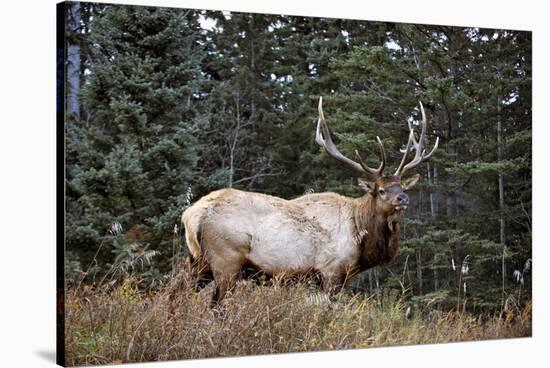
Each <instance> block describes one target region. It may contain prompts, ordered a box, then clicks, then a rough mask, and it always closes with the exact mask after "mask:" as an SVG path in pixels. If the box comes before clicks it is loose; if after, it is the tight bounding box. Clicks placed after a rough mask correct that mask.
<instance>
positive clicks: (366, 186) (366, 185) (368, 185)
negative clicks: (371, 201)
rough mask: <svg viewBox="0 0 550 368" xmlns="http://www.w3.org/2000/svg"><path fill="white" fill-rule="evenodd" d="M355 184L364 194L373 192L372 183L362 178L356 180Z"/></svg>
mask: <svg viewBox="0 0 550 368" xmlns="http://www.w3.org/2000/svg"><path fill="white" fill-rule="evenodd" d="M357 183H358V184H359V186H360V187H361V188H362V189H363V190H364V191H365V192H367V193H368V192H372V191H373V190H374V186H375V185H374V183H373V182H372V181H368V180H366V179H363V178H357Z"/></svg>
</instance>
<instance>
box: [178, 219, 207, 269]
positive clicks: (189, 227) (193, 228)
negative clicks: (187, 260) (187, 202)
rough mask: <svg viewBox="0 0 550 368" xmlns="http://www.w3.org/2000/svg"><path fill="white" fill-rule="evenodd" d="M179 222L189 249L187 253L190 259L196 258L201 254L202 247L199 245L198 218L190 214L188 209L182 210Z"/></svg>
mask: <svg viewBox="0 0 550 368" xmlns="http://www.w3.org/2000/svg"><path fill="white" fill-rule="evenodd" d="M181 222H182V225H183V227H184V228H185V242H186V243H187V248H188V249H189V255H190V256H191V257H192V259H198V258H200V256H201V255H202V249H201V245H200V241H199V238H200V218H199V219H197V217H196V216H191V215H190V214H189V210H186V211H185V212H183V215H182V216H181Z"/></svg>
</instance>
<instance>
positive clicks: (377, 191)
mask: <svg viewBox="0 0 550 368" xmlns="http://www.w3.org/2000/svg"><path fill="white" fill-rule="evenodd" d="M420 111H421V113H422V123H421V127H422V129H421V133H420V137H418V139H417V137H416V136H415V132H414V130H413V128H412V125H411V124H410V122H409V132H410V133H409V140H408V142H407V146H406V147H405V149H404V150H401V153H403V158H402V159H401V162H400V164H399V167H398V168H397V170H396V171H395V173H394V174H393V175H383V171H384V168H385V166H386V153H385V150H384V145H383V144H382V141H381V140H380V138H379V137H376V140H377V142H378V146H379V147H380V165H379V166H378V167H377V168H371V167H369V166H367V165H366V164H365V162H364V161H363V159H362V158H361V156H360V155H359V152H358V151H357V150H356V151H355V155H356V156H357V161H354V160H351V159H349V158H347V157H345V156H344V155H343V154H342V153H341V152H340V151H339V150H338V149H337V148H336V146H335V145H334V142H333V141H332V137H331V136H330V131H329V129H328V126H327V124H326V122H325V116H324V114H323V99H322V97H321V98H320V99H319V121H318V122H317V132H316V135H315V141H316V142H317V143H318V144H319V145H320V146H321V147H323V148H324V149H325V150H326V151H327V153H328V154H329V155H330V156H331V157H333V158H335V159H336V160H338V161H340V162H342V163H344V164H346V165H347V166H349V167H351V168H352V169H354V170H357V171H359V172H360V173H362V174H363V177H362V178H359V185H360V186H361V187H362V188H363V189H364V190H365V191H366V192H367V193H368V195H369V196H371V197H372V198H373V199H374V201H375V209H376V212H377V213H380V214H382V215H384V216H390V215H392V214H394V213H396V212H400V211H402V210H405V209H407V207H408V205H409V197H408V196H407V194H406V193H405V191H406V190H407V189H410V188H412V187H413V186H414V185H415V184H416V183H417V181H418V179H419V178H420V175H419V174H416V175H413V176H411V177H408V178H403V176H404V174H405V173H406V172H407V171H409V170H412V169H413V168H415V167H416V166H418V165H419V164H420V163H421V162H423V161H426V160H428V159H429V158H430V157H432V155H433V153H434V152H435V150H436V149H437V146H438V144H439V137H437V139H436V141H435V145H434V147H433V148H432V150H431V151H430V152H429V153H426V150H425V148H424V144H425V142H426V126H427V123H426V113H425V112H424V107H423V106H422V103H420ZM413 149H414V151H415V155H414V158H413V159H412V160H411V161H409V162H408V163H407V158H408V156H409V154H410V153H411V151H412V150H413Z"/></svg>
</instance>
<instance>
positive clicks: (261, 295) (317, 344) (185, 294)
mask: <svg viewBox="0 0 550 368" xmlns="http://www.w3.org/2000/svg"><path fill="white" fill-rule="evenodd" d="M211 292H212V285H211V286H209V287H207V288H205V289H203V290H202V291H201V292H200V293H197V292H195V291H193V288H192V287H191V283H190V280H189V275H188V273H187V272H186V271H181V272H180V273H178V274H177V275H175V276H174V277H173V278H172V279H171V281H170V282H169V283H167V284H166V285H164V286H162V287H161V288H159V289H158V290H156V291H154V292H152V291H142V290H141V289H140V280H139V278H137V277H136V276H130V277H128V278H127V279H125V280H124V281H123V282H122V283H121V284H119V285H118V286H116V287H112V286H109V284H107V285H104V286H100V287H93V286H90V285H81V286H80V287H68V289H67V293H66V356H67V364H68V365H90V364H107V363H129V362H144V361H157V360H172V359H194V358H207V357H220V356H235V355H249V354H269V353H282V352H299V351H318V350H328V349H353V348H366V347H371V346H389V345H404V344H426V343H441V342H450V341H471V340H483V339H496V338H505V337H520V336H530V334H531V307H530V304H529V305H527V307H525V308H523V309H522V310H519V309H515V310H508V311H507V312H506V313H503V314H501V315H498V316H474V315H469V314H467V313H464V312H461V313H458V312H455V311H452V312H441V311H437V310H432V311H429V312H427V311H426V312H423V313H413V316H412V317H411V318H410V319H407V318H405V311H406V309H407V307H406V306H405V305H404V304H403V302H402V300H401V299H400V298H399V297H397V296H396V295H383V296H382V297H377V298H376V299H374V298H372V297H371V298H368V297H366V296H365V295H364V294H355V295H352V294H349V293H346V292H344V293H340V294H338V295H336V296H334V297H331V298H330V299H329V298H328V297H326V296H324V295H323V294H321V293H320V292H319V291H318V290H317V289H314V288H312V286H310V285H308V284H307V283H305V282H303V283H297V284H293V285H290V286H285V284H284V283H283V282H280V281H278V280H275V281H274V282H273V284H271V285H265V284H264V285H255V284H252V282H240V283H239V284H238V286H237V288H236V289H235V290H234V292H233V293H231V294H230V295H228V297H227V298H226V299H225V300H224V301H223V303H222V306H223V308H222V309H221V311H222V312H221V313H220V311H219V310H211V309H209V308H208V302H209V296H210V293H211Z"/></svg>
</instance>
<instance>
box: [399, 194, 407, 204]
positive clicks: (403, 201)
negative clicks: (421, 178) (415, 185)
mask: <svg viewBox="0 0 550 368" xmlns="http://www.w3.org/2000/svg"><path fill="white" fill-rule="evenodd" d="M397 200H398V201H399V204H403V205H408V204H409V196H408V195H406V194H405V193H401V194H400V195H399V196H398V197H397Z"/></svg>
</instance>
